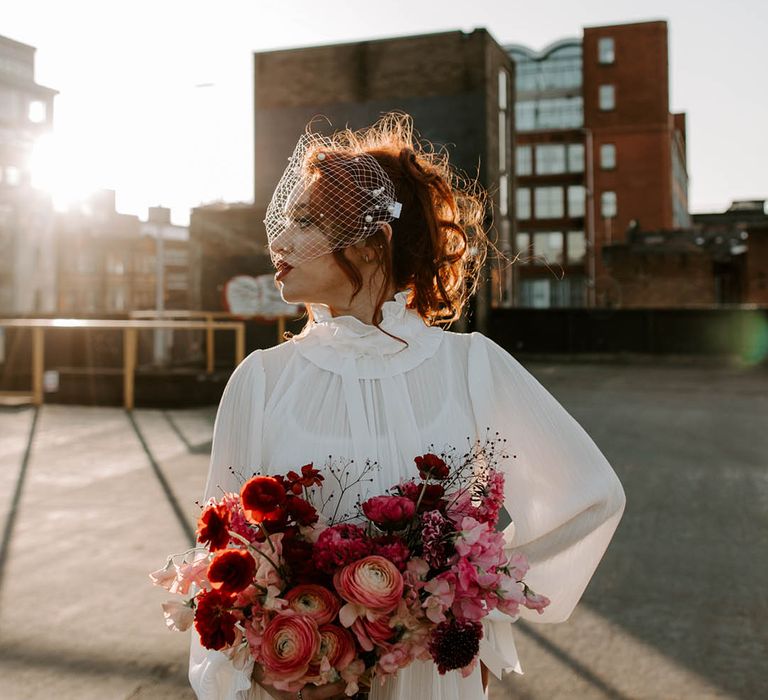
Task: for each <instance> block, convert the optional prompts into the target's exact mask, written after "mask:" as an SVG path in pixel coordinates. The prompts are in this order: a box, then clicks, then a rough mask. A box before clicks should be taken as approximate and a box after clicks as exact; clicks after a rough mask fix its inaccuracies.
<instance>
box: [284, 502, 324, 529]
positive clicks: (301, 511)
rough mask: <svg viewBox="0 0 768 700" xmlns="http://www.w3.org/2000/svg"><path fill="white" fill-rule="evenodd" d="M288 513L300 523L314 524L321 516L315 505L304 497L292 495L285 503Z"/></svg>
mask: <svg viewBox="0 0 768 700" xmlns="http://www.w3.org/2000/svg"><path fill="white" fill-rule="evenodd" d="M285 507H286V510H287V511H288V515H290V516H291V517H292V518H293V519H294V520H295V521H296V522H297V523H298V524H299V525H312V524H313V523H316V522H317V520H318V518H319V517H320V516H319V515H318V514H317V511H316V510H315V507H314V506H313V505H312V504H311V503H310V502H309V501H305V500H304V499H303V498H299V497H298V496H291V497H290V498H289V499H288V501H287V502H286V504H285Z"/></svg>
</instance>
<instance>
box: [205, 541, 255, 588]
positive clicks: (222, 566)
mask: <svg viewBox="0 0 768 700" xmlns="http://www.w3.org/2000/svg"><path fill="white" fill-rule="evenodd" d="M255 573H256V561H255V560H254V558H253V557H252V556H251V554H250V553H249V552H247V551H246V550H244V549H224V550H222V551H221V552H218V553H217V554H216V555H215V556H214V557H213V560H212V561H211V563H210V564H209V565H208V580H209V581H210V583H211V586H212V587H213V588H214V589H215V590H218V591H221V592H222V593H227V594H231V593H239V592H240V591H242V590H243V589H245V588H247V587H248V586H250V585H251V584H252V583H253V577H254V574H255Z"/></svg>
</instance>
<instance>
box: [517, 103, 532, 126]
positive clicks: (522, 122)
mask: <svg viewBox="0 0 768 700" xmlns="http://www.w3.org/2000/svg"><path fill="white" fill-rule="evenodd" d="M515 128H516V129H517V130H518V131H531V130H533V129H535V128H536V103H535V102H516V103H515Z"/></svg>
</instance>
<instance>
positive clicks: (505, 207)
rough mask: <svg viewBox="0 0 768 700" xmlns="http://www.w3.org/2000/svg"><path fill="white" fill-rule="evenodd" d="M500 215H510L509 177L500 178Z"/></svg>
mask: <svg viewBox="0 0 768 700" xmlns="http://www.w3.org/2000/svg"><path fill="white" fill-rule="evenodd" d="M499 213H500V214H501V215H502V216H507V214H509V177H508V176H507V175H502V176H501V177H500V178H499Z"/></svg>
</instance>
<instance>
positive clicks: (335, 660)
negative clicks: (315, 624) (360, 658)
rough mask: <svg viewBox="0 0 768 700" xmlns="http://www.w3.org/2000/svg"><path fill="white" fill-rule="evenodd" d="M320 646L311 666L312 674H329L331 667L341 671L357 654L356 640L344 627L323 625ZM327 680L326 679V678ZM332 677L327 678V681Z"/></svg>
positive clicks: (320, 629)
mask: <svg viewBox="0 0 768 700" xmlns="http://www.w3.org/2000/svg"><path fill="white" fill-rule="evenodd" d="M319 631H320V648H319V649H318V650H317V654H315V658H314V659H312V664H311V665H310V667H309V672H310V674H311V675H313V676H316V675H319V674H328V672H329V671H330V670H331V669H336V671H341V670H342V669H345V668H346V667H347V666H349V664H351V663H352V662H353V661H354V659H355V656H356V652H355V640H354V638H353V637H352V635H351V634H350V633H349V632H348V631H347V630H345V629H344V628H343V627H339V626H338V625H321V626H320V628H319ZM324 680H325V679H324ZM328 681H330V678H328V679H327V682H328Z"/></svg>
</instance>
